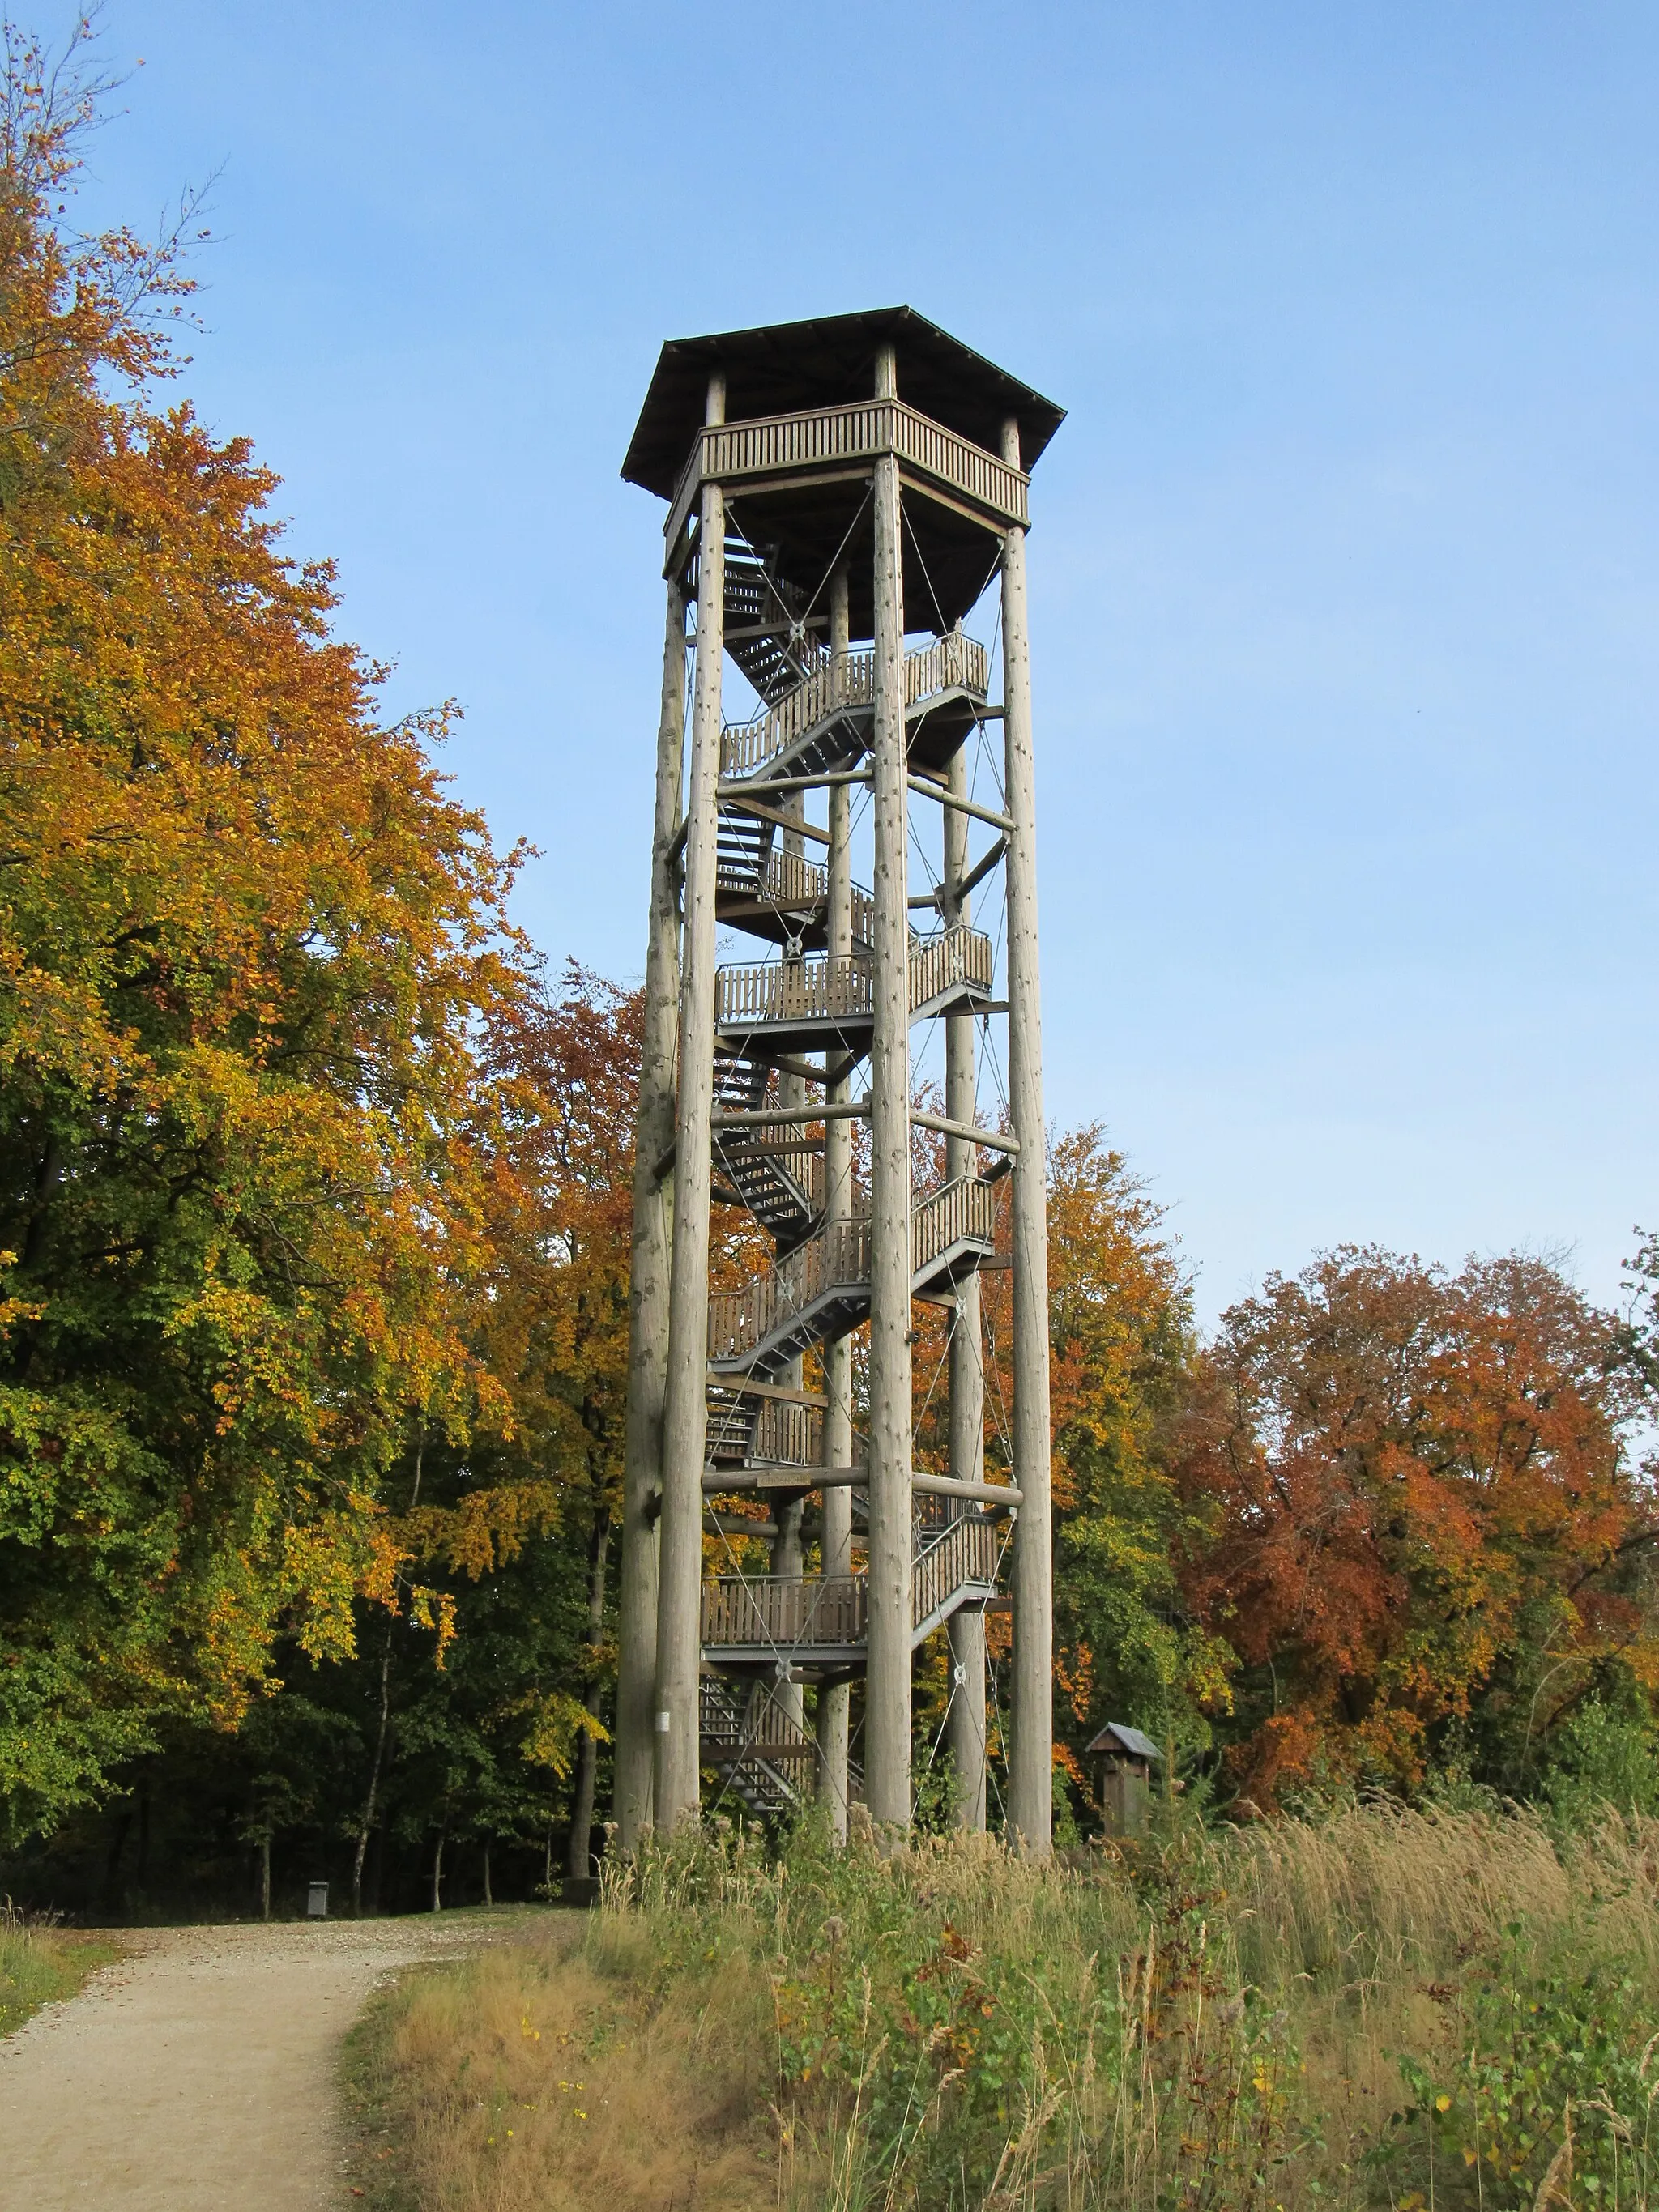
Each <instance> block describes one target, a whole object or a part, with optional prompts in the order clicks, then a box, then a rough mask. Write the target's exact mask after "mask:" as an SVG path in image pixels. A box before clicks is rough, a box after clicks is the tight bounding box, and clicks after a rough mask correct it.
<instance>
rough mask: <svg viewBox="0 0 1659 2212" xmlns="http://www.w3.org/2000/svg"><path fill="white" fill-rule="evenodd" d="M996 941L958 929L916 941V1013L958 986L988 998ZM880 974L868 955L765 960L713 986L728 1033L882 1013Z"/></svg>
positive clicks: (717, 1015) (725, 973) (728, 972)
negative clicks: (768, 1024)
mask: <svg viewBox="0 0 1659 2212" xmlns="http://www.w3.org/2000/svg"><path fill="white" fill-rule="evenodd" d="M992 972H993V970H992V951H991V940H990V939H989V938H988V937H987V936H985V935H984V934H983V933H981V931H979V930H976V929H969V928H967V927H957V928H956V929H947V930H944V931H942V932H941V933H939V935H938V936H937V937H913V938H912V939H911V942H910V1006H911V1008H912V1011H914V1010H915V1008H916V1007H917V1006H927V1005H929V1004H930V1003H931V1002H932V1001H933V1000H935V999H939V998H942V997H943V996H944V995H945V993H946V992H947V991H949V990H951V989H953V988H954V987H956V986H957V985H959V984H963V983H973V984H976V985H977V986H978V987H979V988H980V989H981V990H982V991H986V992H988V991H989V990H990V988H991V980H992ZM875 1006H876V1000H875V969H874V968H873V967H872V964H871V961H870V957H869V955H868V954H867V953H863V952H854V953H850V954H843V955H839V956H837V957H836V958H834V959H831V958H829V957H828V956H826V955H824V954H815V955H814V956H813V957H811V958H810V959H806V960H759V961H756V962H754V963H752V964H751V965H749V966H745V967H742V968H722V969H720V972H719V974H718V975H716V977H715V981H714V1020H715V1022H716V1024H718V1026H719V1027H720V1028H721V1029H744V1028H746V1027H748V1026H750V1025H751V1024H752V1025H753V1026H755V1027H758V1026H759V1025H760V1024H762V1023H763V1022H804V1021H814V1020H817V1019H820V1018H821V1019H823V1020H826V1021H833V1020H838V1019H842V1018H848V1017H851V1016H855V1015H856V1016H862V1015H866V1014H871V1015H872V1014H873V1013H874V1012H875Z"/></svg>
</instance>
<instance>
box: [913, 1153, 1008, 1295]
mask: <svg viewBox="0 0 1659 2212" xmlns="http://www.w3.org/2000/svg"><path fill="white" fill-rule="evenodd" d="M996 1222H997V1194H996V1186H995V1185H994V1183H988V1182H983V1181H982V1180H981V1178H980V1177H979V1176H957V1179H956V1181H955V1182H947V1183H945V1184H944V1185H942V1186H941V1188H939V1189H938V1190H936V1191H934V1192H933V1194H932V1196H931V1197H928V1198H924V1199H923V1200H921V1204H920V1205H919V1206H916V1208H915V1211H914V1212H912V1214H911V1216H910V1272H911V1273H912V1274H916V1275H919V1274H920V1273H921V1271H922V1269H923V1268H924V1267H929V1266H931V1264H932V1263H933V1261H935V1260H937V1259H938V1258H939V1255H940V1253H942V1252H948V1251H949V1250H950V1249H951V1246H952V1245H953V1244H962V1243H980V1244H994V1243H995V1242H996Z"/></svg>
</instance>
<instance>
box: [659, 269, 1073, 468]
mask: <svg viewBox="0 0 1659 2212" xmlns="http://www.w3.org/2000/svg"><path fill="white" fill-rule="evenodd" d="M884 344H890V345H891V346H892V347H893V348H894V349H895V350H896V354H897V356H898V392H899V398H901V399H902V400H905V401H907V402H908V404H909V405H910V406H912V407H914V408H915V409H917V410H918V411H919V412H920V413H921V414H923V415H926V416H929V417H931V419H932V420H933V422H939V423H942V424H943V425H944V426H945V428H946V429H947V430H955V431H956V432H957V434H958V435H960V436H962V437H964V438H970V439H972V441H973V442H974V443H975V445H976V446H982V447H984V448H985V450H986V451H987V453H999V452H1000V450H1001V446H1002V425H1003V423H1004V422H1005V421H1006V418H1007V417H1008V416H1010V415H1012V416H1017V417H1018V422H1019V447H1020V461H1021V465H1022V466H1023V467H1024V468H1025V469H1026V470H1028V471H1029V470H1030V468H1031V467H1032V466H1033V465H1035V463H1036V459H1037V458H1038V456H1039V455H1040V454H1041V453H1042V450H1043V448H1044V447H1046V446H1047V444H1048V441H1049V440H1050V438H1052V437H1053V436H1054V432H1055V431H1056V430H1057V429H1058V428H1060V424H1061V422H1063V421H1064V420H1065V417H1066V410H1065V409H1064V408H1063V407H1056V406H1055V404H1054V401H1053V400H1052V399H1045V398H1043V397H1042V393H1041V392H1034V391H1033V390H1032V389H1031V387H1030V385H1029V384H1022V383H1021V382H1020V380H1019V379H1018V377H1015V376H1010V375H1009V374H1008V372H1007V371H1006V369H1002V368H998V367H997V366H996V364H995V363H994V362H989V361H987V360H986V358H985V356H983V355H982V354H977V353H975V351H974V350H973V349H972V347H971V346H965V345H963V343H962V341H961V339H960V338H953V337H951V334H950V332H949V331H942V330H941V329H940V328H939V325H938V324H937V323H930V322H929V321H928V320H927V317H926V316H925V315H919V314H917V313H916V311H915V308H914V307H872V308H870V309H867V310H866V312H865V313H862V314H857V315H825V316H820V317H817V318H815V319H813V320H812V321H811V322H804V323H771V324H769V325H767V326H766V327H765V328H764V329H762V330H753V331H716V332H714V333H713V334H711V335H710V336H708V337H697V338H671V339H670V340H669V341H668V343H667V344H666V345H665V346H664V348H663V349H662V351H661V353H660V354H659V355H658V356H657V367H656V371H655V373H654V374H653V377H652V379H651V388H650V390H649V391H648V392H647V393H646V395H645V404H644V406H643V407H642V408H641V410H640V419H639V421H638V422H636V423H635V426H634V435H633V438H632V441H630V443H629V448H628V456H627V459H625V460H624V461H623V467H622V472H623V477H624V479H625V480H626V481H627V482H628V483H635V484H640V485H641V486H642V487H643V488H644V489H646V490H647V491H651V492H655V493H656V494H657V495H658V497H659V498H660V499H671V498H672V497H673V495H674V488H675V486H676V484H677V483H678V481H679V474H680V471H681V470H682V469H683V468H684V465H685V457H686V455H687V454H688V453H690V450H691V441H692V440H693V439H694V438H695V437H696V434H697V432H698V430H699V428H701V427H702V419H703V409H704V404H705V400H706V397H707V393H708V379H709V376H710V375H711V374H712V373H713V372H714V370H715V369H723V370H724V371H725V373H726V420H727V421H728V422H746V421H749V420H751V419H752V418H754V417H755V416H762V415H791V414H794V413H797V412H799V410H804V409H805V408H809V407H836V406H842V405H845V404H847V403H848V401H850V400H857V399H867V398H869V397H870V396H871V394H872V392H873V391H874V389H875V375H876V351H877V349H878V347H879V346H881V345H884Z"/></svg>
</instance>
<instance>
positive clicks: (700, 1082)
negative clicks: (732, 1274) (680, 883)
mask: <svg viewBox="0 0 1659 2212" xmlns="http://www.w3.org/2000/svg"><path fill="white" fill-rule="evenodd" d="M725 416H726V383H725V379H724V378H723V377H721V376H719V375H715V376H713V377H711V378H710V379H709V382H708V407H707V415H706V419H707V420H708V422H713V423H718V422H723V421H724V420H725ZM725 609H726V496H725V494H724V492H723V491H722V489H721V488H720V485H719V484H718V483H705V484H704V485H703V487H702V500H701V511H700V517H699V523H698V537H697V638H696V653H697V660H696V686H695V689H694V692H693V697H692V715H691V780H690V796H689V798H688V799H687V802H686V817H685V819H686V829H685V906H684V915H685V920H684V939H683V953H682V969H683V974H682V977H681V983H680V1070H679V1100H678V1115H677V1116H676V1126H675V1147H676V1149H675V1174H674V1249H673V1255H672V1261H671V1268H670V1274H669V1323H668V1328H669V1336H668V1383H667V1391H666V1395H665V1411H664V1419H663V1431H664V1434H663V1497H662V1535H661V1551H660V1557H659V1570H658V1601H657V1709H656V1713H655V1716H654V1719H655V1735H656V1767H655V1778H656V1790H655V1798H656V1803H655V1814H656V1822H657V1826H659V1828H664V1829H670V1828H673V1827H675V1826H678V1824H679V1823H680V1822H681V1821H683V1820H688V1819H691V1820H694V1819H695V1818H696V1814H697V1809H698V1771H699V1765H698V1716H699V1679H700V1675H701V1672H702V1469H703V1451H704V1444H705V1439H706V1435H707V1428H708V1383H707V1377H708V1204H709V1186H710V1182H711V1173H710V1170H711V1154H710V1144H711V1139H712V1136H713V1128H712V1122H711V1116H712V1115H713V1111H714V901H715V893H716V883H717V876H718V868H719V852H718V836H719V820H718V816H719V802H718V798H717V787H718V784H719V781H720V682H721V654H722V646H723V639H724V626H725Z"/></svg>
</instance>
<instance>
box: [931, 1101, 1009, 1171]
mask: <svg viewBox="0 0 1659 2212" xmlns="http://www.w3.org/2000/svg"><path fill="white" fill-rule="evenodd" d="M910 1126H911V1127H912V1128H915V1129H932V1130H933V1132H934V1133H936V1134H937V1135H939V1136H941V1137H965V1138H966V1139H967V1140H968V1142H969V1144H970V1145H982V1146H984V1147H985V1150H986V1151H987V1152H1006V1153H1007V1155H1008V1157H1009V1158H1010V1159H1018V1158H1019V1139H1018V1137H1003V1136H999V1135H998V1134H997V1133H995V1132H994V1130H991V1129H976V1128H975V1127H974V1125H973V1123H972V1122H971V1121H951V1120H950V1118H949V1117H948V1116H947V1115H944V1114H924V1113H923V1112H922V1111H921V1109H920V1108H919V1107H915V1106H913V1107H912V1108H911V1109H910Z"/></svg>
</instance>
